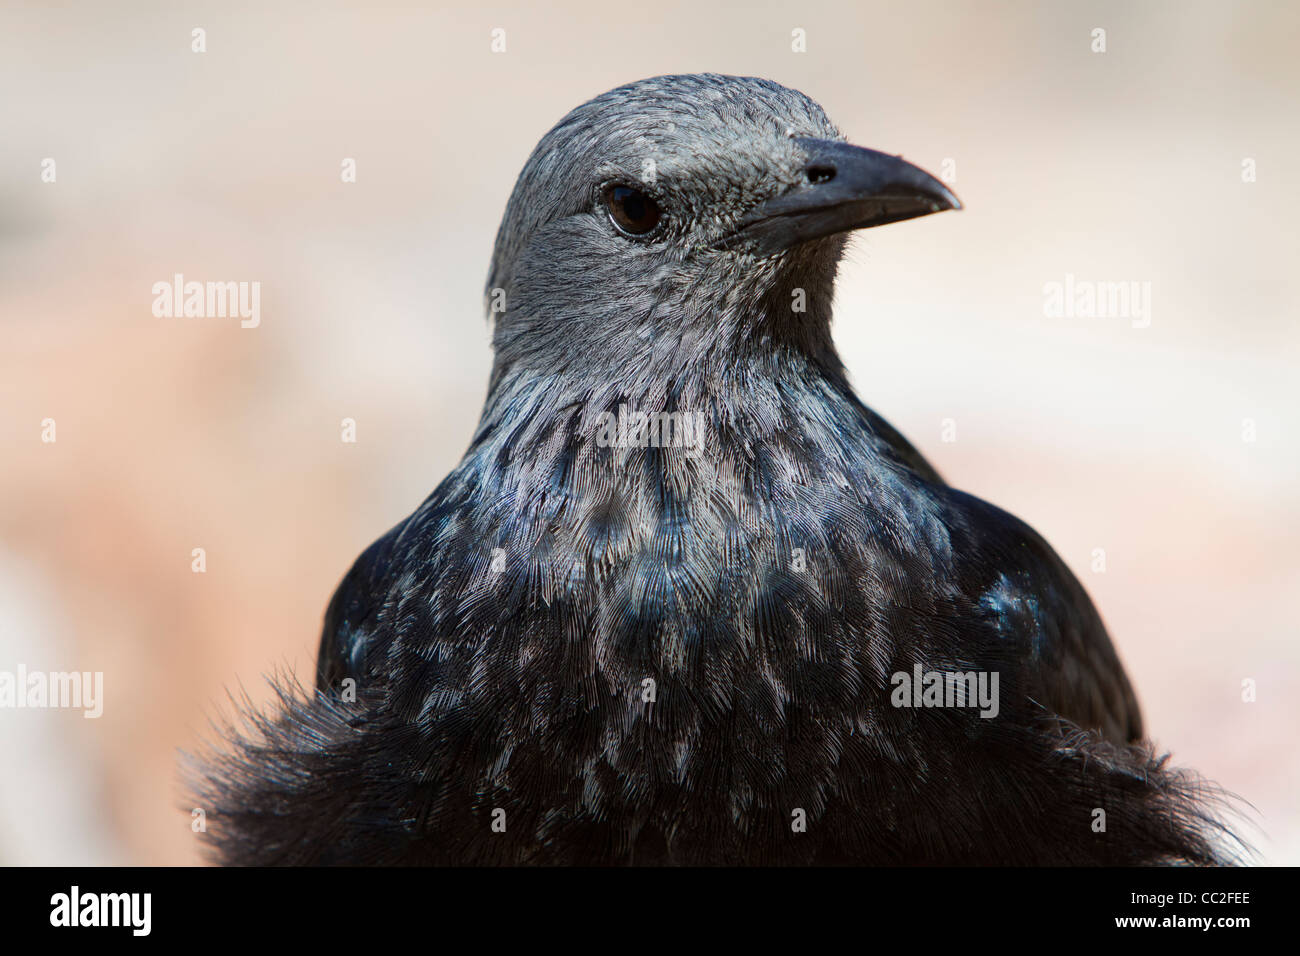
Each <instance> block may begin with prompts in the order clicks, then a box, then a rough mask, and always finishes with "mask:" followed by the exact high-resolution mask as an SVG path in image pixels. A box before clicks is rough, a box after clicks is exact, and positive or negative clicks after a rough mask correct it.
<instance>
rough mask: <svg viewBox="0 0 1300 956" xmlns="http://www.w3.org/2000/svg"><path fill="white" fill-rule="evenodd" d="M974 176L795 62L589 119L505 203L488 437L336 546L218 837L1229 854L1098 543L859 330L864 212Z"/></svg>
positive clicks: (864, 853) (467, 856)
mask: <svg viewBox="0 0 1300 956" xmlns="http://www.w3.org/2000/svg"><path fill="white" fill-rule="evenodd" d="M958 208H960V205H959V203H958V201H957V199H956V197H955V196H953V194H952V193H951V192H950V191H949V190H948V189H947V188H946V187H945V186H944V185H943V184H942V183H941V182H939V181H938V180H936V179H934V178H933V177H931V176H930V175H928V174H926V173H925V172H923V171H921V170H920V169H918V168H917V167H915V166H913V165H911V164H909V163H907V162H904V161H903V160H902V159H900V158H897V157H895V156H891V155H888V154H885V153H880V152H875V151H872V150H868V149H861V148H858V147H855V146H850V145H848V144H846V143H845V142H844V141H843V137H842V136H841V135H840V133H839V132H838V131H837V130H836V128H835V127H834V126H833V125H832V124H831V123H830V121H829V120H828V119H827V118H826V116H825V114H824V113H823V112H822V110H821V108H820V107H819V106H818V105H817V104H816V103H814V102H813V101H812V100H810V99H809V98H808V97H806V96H804V95H803V94H801V93H798V92H796V91H794V90H790V89H786V88H785V87H782V86H780V85H778V84H776V83H773V82H770V81H767V80H762V79H754V78H741V77H729V76H716V75H693V76H666V77H657V78H654V79H649V80H644V81H641V82H637V83H632V84H629V85H627V86H623V87H620V88H618V89H615V90H612V91H610V92H608V93H605V94H604V95H602V96H599V97H597V98H596V99H594V100H592V101H590V102H588V103H586V104H584V105H582V106H580V107H578V108H577V109H575V110H574V111H573V112H571V113H570V114H569V115H568V116H566V117H565V118H564V119H563V120H561V121H560V123H559V124H558V125H557V126H555V128H554V129H552V130H551V131H550V132H549V133H547V134H546V136H545V137H544V138H543V139H542V141H541V143H540V144H539V145H538V146H537V148H536V150H535V151H534V152H533V154H532V157H531V158H530V159H529V160H528V163H527V165H526V166H525V167H524V170H523V173H522V174H521V175H520V177H519V180H518V183H517V184H516V186H515V190H514V193H513V195H512V197H511V199H510V201H509V204H508V206H507V209H506V212H505V217H504V219H503V221H502V224H501V228H500V232H499V233H498V236H497V242H496V250H495V254H494V256H493V259H492V265H491V273H490V276H489V281H488V304H489V309H490V310H492V311H493V312H494V318H495V320H496V324H495V329H494V349H495V356H496V359H495V365H494V367H493V371H492V377H491V381H490V384H489V387H488V394H487V400H486V403H485V407H484V409H483V414H482V419H481V421H480V423H479V426H478V429H477V431H476V433H475V435H474V438H473V440H472V442H471V444H470V447H469V449H468V451H467V452H466V453H465V456H464V458H463V459H462V461H461V462H460V464H459V465H457V466H456V468H455V469H454V470H453V471H452V473H451V474H450V475H448V476H447V478H446V479H445V480H444V481H443V482H442V483H441V484H440V485H439V486H438V488H437V489H436V490H435V491H434V492H433V494H432V495H431V496H430V497H429V498H428V500H426V501H425V502H424V504H423V505H421V506H420V508H419V509H418V510H416V512H415V513H414V514H413V515H411V516H410V517H409V518H408V519H406V520H405V521H403V522H402V523H401V524H399V525H398V526H397V527H395V528H393V529H392V530H391V531H390V532H389V533H388V534H386V535H384V536H383V537H382V538H380V539H379V540H378V541H377V542H376V543H375V544H374V545H372V546H371V547H370V548H369V549H368V550H367V551H366V552H365V553H364V554H362V556H361V557H360V558H359V559H358V560H357V562H356V564H355V565H354V566H353V567H352V569H351V571H349V572H348V574H347V576H346V577H345V578H344V580H343V583H342V585H341V586H340V587H339V589H338V591H337V593H336V594H335V595H334V598H333V601H332V602H331V603H330V606H329V609H328V612H327V614H326V618H325V629H324V634H323V636H322V638H321V645H320V657H319V664H318V671H317V684H316V689H315V692H314V693H307V692H305V691H302V690H301V689H298V688H295V687H293V686H281V694H280V703H281V706H280V707H279V708H278V709H277V710H276V712H275V713H272V714H267V715H259V714H257V713H251V712H248V713H245V717H246V719H247V721H248V726H245V727H244V728H243V730H242V731H237V732H233V733H232V740H231V741H230V742H229V743H228V744H227V745H226V747H225V748H224V751H223V752H219V753H217V754H215V755H210V756H209V758H208V760H207V762H206V763H205V764H204V765H203V767H202V769H201V771H200V775H199V780H198V783H197V785H196V788H197V791H198V793H199V794H200V796H199V798H198V802H197V803H196V804H195V805H196V806H200V807H205V808H206V809H207V812H208V819H209V829H208V834H207V839H208V841H209V843H210V845H211V847H212V848H213V851H214V854H215V856H216V858H217V859H219V860H220V861H223V862H226V863H235V864H240V863H367V864H368V863H374V864H381V863H384V864H387V863H548V864H555V863H560V864H567V863H588V864H589V863H597V864H600V863H637V864H641V863H652V864H657V863H682V864H699V863H764V864H799V863H885V864H935V863H947V864H972V863H973V864H993V863H1022V864H1048V863H1050V864H1101V863H1107V864H1109V863H1157V862H1190V863H1217V862H1223V861H1226V860H1228V859H1229V858H1230V853H1229V850H1228V849H1227V848H1226V847H1227V846H1228V845H1229V841H1230V837H1229V835H1228V834H1227V833H1226V831H1225V830H1224V829H1223V826H1222V824H1221V823H1220V822H1219V818H1218V816H1217V815H1216V813H1215V810H1214V807H1215V797H1214V794H1215V793H1217V791H1215V790H1214V789H1213V788H1212V787H1210V786H1209V785H1207V784H1204V783H1202V782H1201V781H1200V779H1199V778H1198V777H1197V776H1196V775H1194V774H1191V773H1189V772H1185V771H1180V770H1176V769H1171V768H1170V767H1169V766H1168V764H1167V762H1166V760H1165V759H1164V758H1159V757H1157V756H1156V755H1155V754H1154V752H1153V751H1152V750H1151V748H1150V745H1149V744H1147V743H1145V742H1144V734H1143V728H1142V720H1141V717H1140V715H1139V711H1138V705H1137V702H1136V700H1135V698H1134V694H1133V691H1132V689H1131V687H1130V685H1129V681H1128V679H1127V677H1126V676H1125V674H1124V670H1123V668H1122V667H1121V665H1120V663H1119V661H1118V659H1117V658H1116V655H1115V651H1114V649H1113V648H1112V646H1111V642H1110V639H1109V638H1108V637H1107V634H1106V630H1105V628H1104V627H1103V625H1102V622H1101V619H1100V618H1099V616H1098V614H1097V612H1096V610H1095V609H1094V608H1093V605H1092V603H1091V602H1090V601H1089V599H1088V597H1087V595H1086V594H1085V593H1084V590H1083V588H1082V587H1081V586H1080V584H1079V582H1078V581H1077V580H1076V579H1075V577H1074V576H1073V575H1072V574H1071V573H1070V571H1069V570H1068V569H1067V568H1066V566H1065V565H1064V564H1063V563H1062V562H1061V560H1060V558H1058V557H1057V555H1056V554H1055V553H1054V552H1053V551H1052V549H1051V548H1050V547H1049V546H1048V545H1047V544H1046V542H1044V540H1043V539H1042V538H1041V537H1040V536H1039V535H1038V534H1036V533H1035V532H1034V531H1033V530H1032V529H1031V528H1029V527H1028V526H1026V525H1025V524H1024V523H1022V522H1021V521H1019V520H1017V519H1016V518H1014V517H1012V516H1011V515H1009V514H1007V513H1005V512H1003V511H1000V510H999V509H997V508H995V507H993V506H992V505H990V504H987V503H985V502H983V501H981V500H979V499H977V498H973V497H971V496H970V495H967V494H963V493H962V492H960V491H957V490H955V489H953V488H951V487H949V486H948V485H947V484H945V483H944V481H943V480H942V479H941V478H940V477H939V475H938V474H937V473H936V472H935V470H934V469H933V468H932V467H931V466H930V465H929V464H928V463H927V462H926V461H925V459H924V458H922V457H921V455H920V454H918V453H917V451H916V450H915V449H914V448H913V447H912V446H911V445H910V444H908V442H907V441H906V440H905V439H904V438H903V437H902V436H901V435H899V433H898V432H896V431H895V430H894V429H893V428H891V427H890V426H889V425H888V424H887V423H886V422H884V421H883V420H882V419H881V418H880V417H879V416H878V415H876V414H875V413H873V412H872V411H871V410H870V409H868V408H867V407H865V406H864V405H863V404H862V403H861V402H860V401H859V400H858V398H857V396H856V395H855V394H854V393H853V390H852V388H851V387H850V385H849V383H848V380H847V378H846V374H845V371H844V367H843V365H842V364H841V362H840V359H839V357H838V356H837V354H836V352H835V348H834V346H833V344H832V341H831V334H830V320H831V297H832V292H833V286H834V281H835V274H836V269H837V266H838V263H839V261H840V258H841V254H842V252H843V250H844V246H845V241H846V234H847V233H848V232H849V231H850V230H854V229H860V228H865V227H869V226H877V225H881V224H883V223H889V222H896V221H899V220H903V219H910V218H913V217H916V216H923V215H926V214H929V213H934V212H939V211H942V210H947V209H958ZM957 691H960V692H961V694H958V693H957ZM981 695H983V696H981ZM963 704H964V705H965V706H963ZM976 704H978V706H975V705H976ZM918 705H919V706H918ZM232 731H234V728H232Z"/></svg>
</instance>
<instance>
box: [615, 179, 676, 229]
mask: <svg viewBox="0 0 1300 956" xmlns="http://www.w3.org/2000/svg"><path fill="white" fill-rule="evenodd" d="M605 206H606V208H608V209H609V218H610V219H612V220H613V221H614V225H615V226H617V227H618V229H619V231H620V232H625V233H627V234H628V235H629V236H644V235H645V234H646V233H648V232H650V231H651V230H652V229H654V227H655V226H657V225H659V220H660V218H662V216H663V213H661V212H660V211H659V204H658V203H656V202H655V201H654V200H653V199H651V198H650V197H649V196H647V195H646V194H645V193H643V192H639V191H638V190H635V189H633V188H632V187H631V186H620V185H617V184H615V185H612V186H606V187H605Z"/></svg>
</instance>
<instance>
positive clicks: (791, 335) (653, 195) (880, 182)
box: [488, 74, 959, 381]
mask: <svg viewBox="0 0 1300 956" xmlns="http://www.w3.org/2000/svg"><path fill="white" fill-rule="evenodd" d="M951 208H959V203H958V202H957V199H956V197H955V196H953V195H952V194H951V193H950V192H949V191H948V190H947V189H946V188H944V186H943V185H942V184H941V183H939V182H938V181H937V180H935V179H934V178H933V177H931V176H929V175H928V174H926V173H924V172H922V171H921V170H919V169H917V168H916V167H914V166H912V165H910V164H908V163H905V162H903V161H902V160H900V159H898V158H897V157H894V156H890V155H887V154H885V153H879V152H875V151H873V150H866V149H859V148H857V147H853V146H849V145H847V144H846V143H844V142H843V137H842V136H841V135H840V133H839V131H838V130H837V129H836V128H835V126H834V125H832V123H831V122H830V120H829V119H827V117H826V114H825V113H824V112H823V111H822V109H821V107H820V106H818V105H817V104H816V103H814V102H813V101H812V100H810V99H809V98H808V97H807V96H804V95H803V94H802V93H799V92H797V91H795V90H791V89H787V88H786V87H783V86H780V85H779V84H777V83H773V82H771V81H770V80H762V79H756V78H753V77H733V76H718V75H714V74H702V75H686V76H661V77H655V78H652V79H648V80H641V81H639V82H636V83H631V84H629V85H627V86H622V87H619V88H617V89H614V90H611V91H610V92H608V93H605V94H603V95H601V96H598V97H596V98H595V99H593V100H591V101H589V102H587V103H584V104H583V105H582V106H579V107H578V108H577V109H575V110H573V111H572V112H571V113H569V115H568V116H566V117H565V118H564V119H562V120H561V121H560V122H559V123H558V124H557V125H556V126H555V127H554V128H553V129H552V130H551V131H550V132H549V133H547V134H546V135H545V136H544V137H543V138H542V141H541V142H540V143H539V144H538V146H537V148H536V149H535V150H534V151H533V154H532V156H531V157H530V158H529V160H528V163H527V165H526V166H525V167H524V170H523V172H522V173H521V174H520V176H519V181H518V183H517V184H516V185H515V189H514V193H513V194H512V196H511V198H510V202H509V204H508V206H507V208H506V213H505V217H504V219H503V220H502V223H501V228H500V231H499V232H498V234H497V242H496V250H495V253H494V255H493V259H492V268H491V272H490V275H489V279H488V296H489V303H490V307H491V303H494V302H495V303H496V304H497V305H498V307H499V306H500V305H504V312H501V313H499V314H497V315H496V316H495V318H496V319H497V326H496V331H495V342H494V345H495V348H496V352H497V367H496V373H495V375H494V381H499V379H500V377H501V376H502V375H504V374H508V373H509V372H510V371H511V370H512V369H513V370H516V371H518V370H520V369H531V370H534V371H540V372H542V373H544V374H548V375H550V374H565V373H566V372H572V373H573V374H579V373H580V374H582V375H584V376H592V375H596V376H621V377H624V378H627V377H638V378H662V377H664V376H676V375H680V374H688V375H689V374H694V372H696V371H698V370H699V369H704V368H709V367H716V368H727V367H734V366H736V365H737V364H738V363H740V364H747V363H752V362H753V361H755V360H757V361H764V360H765V359H766V358H768V357H770V356H771V355H773V354H775V353H777V352H785V353H789V354H794V355H798V356H800V357H803V358H806V359H808V360H810V361H812V362H813V363H815V364H817V365H818V366H820V367H821V368H822V369H823V370H825V371H827V372H830V373H833V374H838V373H839V368H840V366H839V362H838V359H837V358H836V356H835V352H834V349H833V347H832V344H831V340H830V332H829V322H830V303H831V294H832V290H833V285H834V279H835V271H836V267H837V264H838V261H839V259H840V256H841V255H842V253H843V247H844V243H845V235H846V233H847V232H848V231H849V230H851V229H857V228H863V227H867V226H873V225H879V224H882V223H885V222H894V221H897V220H900V219H907V218H912V217H913V216H919V215H925V214H926V213H930V212H938V211H940V210H943V209H951ZM497 290H500V291H497ZM798 290H801V291H798ZM796 303H798V304H802V305H803V307H804V309H803V311H798V310H797V305H796Z"/></svg>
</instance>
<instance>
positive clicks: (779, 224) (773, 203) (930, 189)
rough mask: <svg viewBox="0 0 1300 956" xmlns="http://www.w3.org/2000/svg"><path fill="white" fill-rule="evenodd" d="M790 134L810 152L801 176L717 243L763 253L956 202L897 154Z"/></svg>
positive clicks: (951, 206) (955, 206)
mask: <svg viewBox="0 0 1300 956" xmlns="http://www.w3.org/2000/svg"><path fill="white" fill-rule="evenodd" d="M795 142H796V143H798V144H799V146H800V147H801V148H802V149H803V150H804V152H805V153H806V154H807V161H806V162H805V163H804V182H802V183H801V184H799V185H798V186H795V187H794V188H793V189H791V190H789V191H788V192H785V193H783V194H781V195H780V196H776V197H774V198H772V199H769V200H767V201H765V202H762V203H759V205H758V206H756V207H755V208H753V209H751V210H750V211H749V212H748V213H746V214H745V216H744V217H743V218H742V219H741V220H740V222H739V223H737V224H736V228H735V229H734V230H732V231H731V232H729V233H728V234H727V235H725V236H723V237H722V239H720V240H719V241H718V242H717V243H716V245H717V246H718V247H719V248H722V249H745V250H748V251H750V252H753V253H754V254H756V255H760V256H765V255H771V254H772V253H775V252H780V251H781V250H782V249H789V248H790V247H791V246H797V245H799V244H800V243H803V242H808V241H809V240H812V239H820V238H821V237H822V236H830V235H833V234H835V233H837V232H847V231H849V230H850V229H866V228H869V227H871V226H883V225H884V224H885V223H887V222H900V221H902V220H904V219H914V218H916V217H917V216H928V215H929V214H930V213H932V212H943V211H944V210H945V209H960V208H961V202H960V201H959V200H958V199H957V197H956V196H954V195H953V194H952V192H951V191H949V189H948V187H947V186H945V185H944V184H943V183H941V182H940V181H939V180H937V179H935V178H934V177H933V176H931V175H930V174H929V173H927V172H926V171H925V170H923V169H920V168H918V167H916V166H913V165H912V164H911V163H909V162H906V161H904V160H902V159H899V158H898V157H897V156H890V155H889V154H888V153H878V152H876V151H875V150H874V149H863V148H861V147H860V146H850V145H848V144H847V143H837V142H835V141H834V140H826V139H797V140H795Z"/></svg>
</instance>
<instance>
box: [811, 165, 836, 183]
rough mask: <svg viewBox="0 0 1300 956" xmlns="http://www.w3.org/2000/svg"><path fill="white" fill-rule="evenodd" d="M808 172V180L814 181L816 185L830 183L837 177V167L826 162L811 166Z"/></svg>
mask: <svg viewBox="0 0 1300 956" xmlns="http://www.w3.org/2000/svg"><path fill="white" fill-rule="evenodd" d="M807 172H808V182H810V183H812V184H813V185H814V186H817V185H820V184H821V183H828V182H830V181H831V180H832V179H834V178H835V167H834V166H827V165H825V164H819V165H816V166H809V167H808V170H807Z"/></svg>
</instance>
